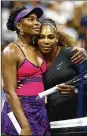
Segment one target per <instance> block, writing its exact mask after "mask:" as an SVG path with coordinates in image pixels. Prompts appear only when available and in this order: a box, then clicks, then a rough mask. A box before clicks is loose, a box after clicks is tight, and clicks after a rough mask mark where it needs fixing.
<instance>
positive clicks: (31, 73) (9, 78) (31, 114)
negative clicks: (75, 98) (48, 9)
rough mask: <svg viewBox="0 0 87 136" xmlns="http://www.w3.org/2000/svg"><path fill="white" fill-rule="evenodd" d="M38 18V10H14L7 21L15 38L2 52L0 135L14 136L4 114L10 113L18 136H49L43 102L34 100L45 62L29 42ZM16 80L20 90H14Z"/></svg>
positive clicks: (35, 30)
mask: <svg viewBox="0 0 87 136" xmlns="http://www.w3.org/2000/svg"><path fill="white" fill-rule="evenodd" d="M42 15H43V11H42V9H41V8H39V7H36V8H34V9H32V10H29V9H26V8H25V7H18V8H15V9H13V10H12V11H11V12H10V15H9V18H8V22H7V28H8V29H9V30H11V31H16V32H17V35H18V38H17V40H16V41H14V42H12V43H10V44H9V46H7V47H6V48H5V49H4V50H3V52H2V76H3V82H4V90H5V93H6V98H7V99H6V101H5V103H4V107H3V110H2V117H1V119H2V124H1V127H2V128H1V130H2V134H3V135H5V134H6V135H18V133H17V132H16V130H15V128H14V126H13V124H12V123H11V121H10V119H9V117H8V115H7V114H8V113H9V112H10V111H12V112H13V113H14V115H15V117H16V119H17V120H18V123H19V124H20V126H21V133H20V135H24V136H32V135H33V136H50V125H49V121H48V117H47V112H46V108H45V102H44V101H45V100H44V98H43V99H41V100H37V99H36V97H37V95H38V93H40V92H42V91H43V90H44V85H43V79H42V78H43V73H44V72H45V71H46V61H45V60H44V58H43V56H42V54H41V53H40V51H39V50H38V49H37V47H36V46H34V45H33V43H32V40H33V37H35V36H38V35H39V31H40V23H39V21H38V19H39V18H40V17H41V16H42ZM18 80H20V81H21V82H22V83H23V86H22V88H21V89H16V86H17V81H18Z"/></svg>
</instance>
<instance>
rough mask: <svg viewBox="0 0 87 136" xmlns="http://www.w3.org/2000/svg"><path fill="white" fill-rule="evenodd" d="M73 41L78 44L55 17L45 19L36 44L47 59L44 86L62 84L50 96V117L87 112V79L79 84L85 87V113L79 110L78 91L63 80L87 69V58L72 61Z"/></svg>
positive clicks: (51, 118) (73, 116)
mask: <svg viewBox="0 0 87 136" xmlns="http://www.w3.org/2000/svg"><path fill="white" fill-rule="evenodd" d="M66 37H67V38H66ZM73 43H74V44H75V41H74V40H73V39H71V38H69V37H68V36H67V35H64V34H63V33H61V32H58V31H57V28H56V24H55V22H54V21H53V20H52V19H49V18H48V19H44V20H43V21H42V23H41V29H40V36H39V38H38V40H37V44H38V47H39V49H40V51H41V53H42V54H43V55H44V58H45V59H46V61H47V71H46V72H45V73H44V87H45V90H47V89H50V88H52V87H54V86H55V85H57V84H60V86H58V90H59V91H58V92H55V93H53V94H51V95H48V97H47V105H46V106H47V111H48V117H49V120H50V121H58V120H65V119H72V118H76V117H82V116H85V114H86V115H87V106H86V103H87V83H86V84H85V85H82V82H80V85H82V86H83V88H82V90H81V87H80V86H79V84H78V91H83V95H84V96H85V97H84V100H83V101H84V111H85V112H84V111H82V112H83V113H80V107H78V102H77V101H78V99H80V97H79V95H78V94H76V93H74V88H73V86H71V85H65V84H64V83H65V82H67V81H69V80H71V79H73V78H74V77H75V76H77V75H79V74H82V72H84V71H85V70H87V60H85V61H84V62H83V63H81V64H79V63H78V64H76V63H72V61H71V56H72V48H71V47H69V46H70V45H71V44H72V45H73ZM62 83H63V84H62ZM81 101H82V100H81V99H80V102H81ZM80 106H81V105H80Z"/></svg>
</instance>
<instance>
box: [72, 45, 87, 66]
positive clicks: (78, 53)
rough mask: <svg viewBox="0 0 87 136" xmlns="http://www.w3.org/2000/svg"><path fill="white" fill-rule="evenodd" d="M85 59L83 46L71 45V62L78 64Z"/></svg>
mask: <svg viewBox="0 0 87 136" xmlns="http://www.w3.org/2000/svg"><path fill="white" fill-rule="evenodd" d="M86 59H87V52H86V50H85V49H84V48H81V47H73V50H72V57H71V62H72V63H74V64H80V63H82V62H84V61H85V60H86Z"/></svg>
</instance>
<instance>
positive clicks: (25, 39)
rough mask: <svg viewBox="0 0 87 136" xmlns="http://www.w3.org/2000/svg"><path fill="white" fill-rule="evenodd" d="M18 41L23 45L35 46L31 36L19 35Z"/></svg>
mask: <svg viewBox="0 0 87 136" xmlns="http://www.w3.org/2000/svg"><path fill="white" fill-rule="evenodd" d="M18 41H19V42H20V43H21V44H22V45H23V46H25V47H26V46H33V44H32V38H30V37H29V36H19V37H18Z"/></svg>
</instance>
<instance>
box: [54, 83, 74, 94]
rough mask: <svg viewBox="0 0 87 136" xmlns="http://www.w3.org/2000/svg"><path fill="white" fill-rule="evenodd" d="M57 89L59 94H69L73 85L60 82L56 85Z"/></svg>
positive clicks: (72, 91)
mask: <svg viewBox="0 0 87 136" xmlns="http://www.w3.org/2000/svg"><path fill="white" fill-rule="evenodd" d="M56 87H57V90H58V91H59V93H60V94H61V95H69V94H71V93H74V86H71V85H66V84H64V83H63V84H60V85H56Z"/></svg>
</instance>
